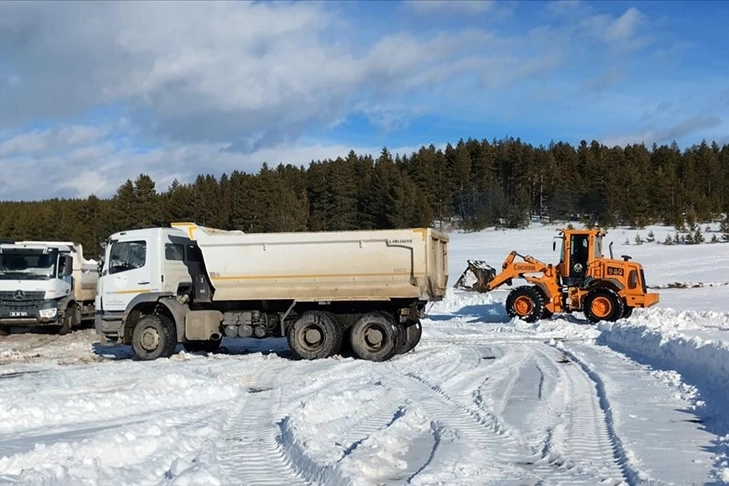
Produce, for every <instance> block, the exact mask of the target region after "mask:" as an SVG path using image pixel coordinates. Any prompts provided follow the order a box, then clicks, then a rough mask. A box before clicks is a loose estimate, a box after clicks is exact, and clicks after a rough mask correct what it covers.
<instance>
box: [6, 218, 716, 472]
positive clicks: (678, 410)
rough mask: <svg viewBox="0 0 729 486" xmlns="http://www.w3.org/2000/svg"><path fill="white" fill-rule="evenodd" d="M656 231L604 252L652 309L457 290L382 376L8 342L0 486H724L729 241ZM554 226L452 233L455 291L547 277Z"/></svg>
mask: <svg viewBox="0 0 729 486" xmlns="http://www.w3.org/2000/svg"><path fill="white" fill-rule="evenodd" d="M650 229H652V230H653V232H654V233H655V239H656V241H657V242H660V244H659V243H656V242H654V243H645V244H642V245H636V244H635V236H636V234H637V233H640V235H641V236H642V237H643V238H645V237H647V233H648V230H649V229H644V230H640V231H635V230H628V229H613V230H611V231H609V232H608V236H607V240H608V242H610V241H612V242H614V246H613V250H614V252H615V255H616V257H618V258H619V256H620V255H622V254H628V255H631V256H632V257H633V259H634V260H636V261H638V262H641V263H642V264H643V265H644V268H645V274H646V278H647V280H648V284H649V286H651V287H657V288H659V289H658V290H657V291H658V292H659V293H660V295H661V301H660V303H659V304H658V305H657V306H655V307H653V308H651V309H647V310H636V311H635V312H634V314H633V315H632V317H630V318H629V319H624V320H621V321H618V322H616V323H606V324H600V325H598V326H594V325H590V324H588V322H587V321H586V320H584V319H583V316H582V315H581V314H574V315H571V316H562V317H559V316H555V317H553V318H552V319H550V320H546V321H539V322H537V323H534V324H527V323H523V322H521V321H517V320H510V319H509V318H508V317H507V315H506V313H505V311H504V308H503V301H504V299H505V297H506V293H507V290H503V291H502V290H499V291H496V292H493V293H491V294H473V293H465V292H460V291H449V295H448V297H447V298H446V299H445V300H444V301H443V302H440V303H437V304H434V305H433V306H432V308H430V314H429V319H427V320H426V321H424V324H423V327H424V335H423V340H422V341H421V343H420V345H419V346H418V347H417V348H416V349H415V350H414V351H413V352H411V353H409V354H406V355H401V356H397V357H396V358H394V359H392V360H391V361H389V362H385V363H371V362H366V361H360V360H354V359H351V358H342V357H335V358H331V359H326V360H320V361H295V360H292V359H291V358H290V356H289V353H288V348H287V345H286V342H285V341H284V340H281V339H267V340H263V341H255V340H226V341H225V342H224V346H223V350H222V352H219V353H216V354H211V355H205V354H202V353H201V354H188V353H184V352H182V351H181V352H180V353H179V354H177V355H174V356H173V357H172V358H170V359H162V360H158V361H154V362H139V361H134V360H131V359H129V358H130V351H129V350H128V349H127V348H125V347H115V348H99V347H98V346H97V345H96V344H94V341H95V335H94V332H93V330H91V329H87V330H81V331H77V332H74V333H72V334H70V335H67V336H53V335H48V334H42V333H22V334H13V335H11V336H9V337H7V338H0V418H1V420H0V484H3V485H4V484H59V485H61V484H62V485H74V486H75V485H86V484H89V485H92V484H93V485H96V484H108V485H124V484H134V485H143V484H144V485H146V484H150V485H161V484H174V485H228V484H271V485H299V484H301V485H303V484H336V485H339V484H342V485H401V484H416V485H435V484H442V485H487V484H498V485H502V484H518V485H524V484H526V485H532V484H533V485H536V484H589V485H592V484H608V485H611V484H628V485H632V484H679V485H684V484H712V483H713V484H722V483H724V482H729V455H728V452H729V412H727V407H726V403H727V400H729V392H728V391H727V386H726V385H725V382H724V380H725V379H726V378H727V377H729V333H728V332H727V330H729V298H728V297H729V286H727V284H729V243H726V244H725V243H720V244H709V243H704V244H701V245H678V246H666V245H663V244H662V243H663V241H664V240H665V236H666V234H667V233H670V234H671V235H673V234H675V230H674V229H673V228H663V227H653V228H650ZM703 229H704V228H703V227H702V230H703ZM555 230H556V227H543V226H541V225H537V226H534V227H532V228H530V229H527V230H521V231H516V230H512V231H494V230H489V231H484V232H480V233H473V234H460V233H453V234H451V244H450V280H451V283H453V282H455V280H456V279H457V278H458V276H459V275H460V272H461V271H462V270H463V269H464V268H465V265H466V260H467V259H480V260H486V261H488V262H489V263H490V264H491V265H492V266H495V267H497V268H498V267H500V264H501V262H502V261H503V259H504V258H505V257H506V255H507V253H508V252H509V251H510V250H512V249H516V250H519V251H520V252H521V253H529V254H531V255H532V256H534V257H537V258H539V259H541V260H543V261H545V262H553V263H556V262H557V260H558V256H557V254H556V253H554V252H553V251H552V237H553V236H555V235H556V234H557V233H556V231H555ZM704 236H705V238H706V239H707V241H708V240H709V239H710V238H711V234H705V235H704ZM718 236H720V235H718ZM626 240H627V241H628V242H629V243H630V244H629V245H626ZM515 284H517V282H515ZM674 287H686V288H674Z"/></svg>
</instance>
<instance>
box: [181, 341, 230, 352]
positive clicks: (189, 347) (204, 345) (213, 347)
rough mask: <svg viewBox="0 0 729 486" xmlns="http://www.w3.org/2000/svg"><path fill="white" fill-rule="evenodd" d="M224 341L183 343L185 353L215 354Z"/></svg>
mask: <svg viewBox="0 0 729 486" xmlns="http://www.w3.org/2000/svg"><path fill="white" fill-rule="evenodd" d="M221 341H222V339H207V340H204V341H187V342H186V343H182V347H183V348H185V351H187V352H188V353H197V352H200V351H202V352H205V353H214V352H215V351H217V350H218V348H219V347H220V342H221Z"/></svg>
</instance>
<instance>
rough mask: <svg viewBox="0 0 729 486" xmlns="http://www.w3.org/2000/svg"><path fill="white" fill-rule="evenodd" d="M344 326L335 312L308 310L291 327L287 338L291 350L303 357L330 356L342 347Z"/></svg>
mask: <svg viewBox="0 0 729 486" xmlns="http://www.w3.org/2000/svg"><path fill="white" fill-rule="evenodd" d="M342 333H343V331H342V326H341V325H340V324H339V322H338V321H337V318H336V317H335V316H334V314H332V313H330V312H323V311H307V312H304V313H303V314H301V317H299V318H298V319H297V320H296V322H294V324H293V326H291V327H290V328H289V332H288V333H287V336H286V338H287V340H288V342H289V347H290V348H291V351H293V352H294V354H296V355H297V356H298V357H299V358H302V359H321V358H329V357H330V356H334V355H335V354H337V353H338V352H339V350H340V348H341V347H342Z"/></svg>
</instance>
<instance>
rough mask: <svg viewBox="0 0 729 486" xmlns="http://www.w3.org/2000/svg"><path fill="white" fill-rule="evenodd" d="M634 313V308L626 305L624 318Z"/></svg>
mask: <svg viewBox="0 0 729 486" xmlns="http://www.w3.org/2000/svg"><path fill="white" fill-rule="evenodd" d="M632 315H633V308H632V307H630V306H629V305H625V306H624V310H623V319H627V318H628V317H630V316H632Z"/></svg>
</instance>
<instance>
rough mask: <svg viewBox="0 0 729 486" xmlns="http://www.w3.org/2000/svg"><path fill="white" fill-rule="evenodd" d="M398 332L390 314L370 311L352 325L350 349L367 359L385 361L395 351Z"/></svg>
mask: <svg viewBox="0 0 729 486" xmlns="http://www.w3.org/2000/svg"><path fill="white" fill-rule="evenodd" d="M398 334H399V332H398V328H397V323H396V322H395V319H394V318H393V317H392V316H391V315H389V314H386V313H384V312H370V313H368V314H365V315H363V316H362V317H360V318H359V319H357V322H355V323H354V326H352V330H351V340H350V343H351V344H352V351H354V354H356V355H357V356H358V357H360V358H362V359H366V360H368V361H387V360H388V359H390V358H391V357H392V356H393V355H394V354H395V353H397V350H398V342H399V336H398Z"/></svg>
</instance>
